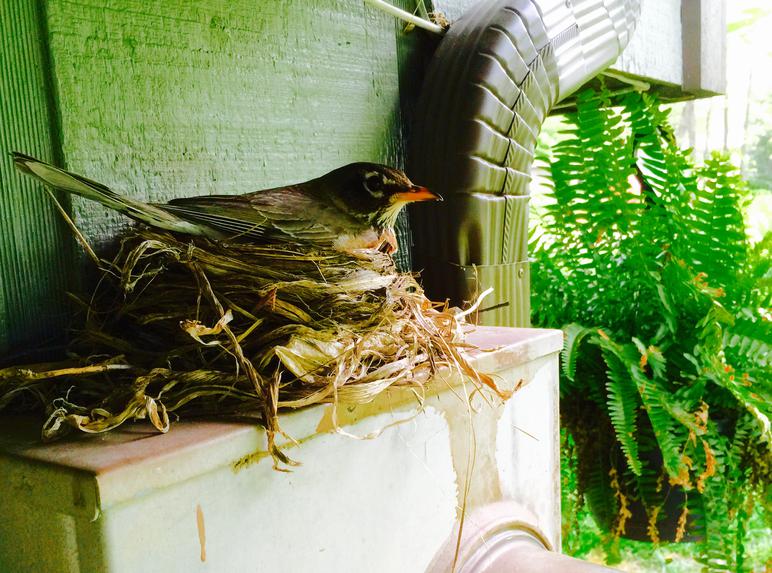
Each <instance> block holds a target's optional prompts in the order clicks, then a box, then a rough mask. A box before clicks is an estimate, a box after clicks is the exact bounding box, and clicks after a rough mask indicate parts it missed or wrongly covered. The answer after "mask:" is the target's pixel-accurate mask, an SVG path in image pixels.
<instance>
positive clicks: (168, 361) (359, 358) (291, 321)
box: [0, 229, 498, 462]
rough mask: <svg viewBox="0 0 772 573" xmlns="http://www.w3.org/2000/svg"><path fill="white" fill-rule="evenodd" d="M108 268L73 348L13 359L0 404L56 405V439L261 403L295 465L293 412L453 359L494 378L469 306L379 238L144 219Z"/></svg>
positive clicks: (353, 397)
mask: <svg viewBox="0 0 772 573" xmlns="http://www.w3.org/2000/svg"><path fill="white" fill-rule="evenodd" d="M101 266H102V270H103V272H102V275H101V278H100V280H99V283H98V285H97V287H96V289H95V291H94V293H93V296H92V298H91V300H90V301H89V302H88V303H85V302H83V303H82V304H83V307H84V313H85V319H84V321H83V323H82V325H81V327H80V328H79V329H78V331H77V334H76V337H75V339H74V340H73V342H72V344H71V346H70V356H71V358H70V359H69V360H68V361H66V362H62V363H56V364H38V365H33V366H26V367H13V368H6V369H4V370H0V410H2V409H3V408H4V407H5V406H7V405H8V404H10V403H11V402H14V403H15V405H16V406H19V403H23V405H30V404H34V405H36V406H37V407H38V408H39V407H40V406H41V405H42V406H43V407H44V408H45V409H46V410H47V413H48V419H47V421H46V423H45V424H44V427H43V437H44V439H52V438H56V437H58V436H60V435H62V434H63V433H65V432H66V431H69V430H72V429H77V430H80V431H82V432H89V433H97V432H105V431H108V430H111V429H113V428H116V427H118V426H120V425H121V424H123V423H124V422H126V421H129V420H138V419H148V420H149V421H150V422H151V423H152V424H153V426H155V427H156V428H157V429H158V430H159V431H161V432H165V431H167V430H168V428H169V423H170V418H174V417H179V416H184V415H188V414H190V415H195V414H233V413H240V412H245V411H259V412H260V413H261V418H262V419H261V422H262V423H263V424H264V426H265V428H266V430H267V433H268V439H269V449H270V451H271V453H272V455H273V456H274V458H275V459H278V460H281V461H284V462H289V460H288V459H287V458H286V456H285V455H284V454H283V453H282V452H281V451H280V450H279V449H278V448H277V447H276V446H275V443H274V439H275V436H276V433H277V432H279V431H280V429H279V423H278V412H279V411H280V410H282V409H291V408H301V407H304V406H309V405H312V404H318V403H325V402H327V403H330V402H332V403H341V404H361V403H366V402H369V401H371V400H373V399H374V398H375V397H376V396H377V395H378V394H380V393H381V392H383V391H384V390H386V389H388V388H390V387H394V386H402V387H410V388H413V389H415V390H416V391H417V392H416V394H417V395H418V396H419V398H420V396H421V395H422V393H423V389H424V386H425V384H426V383H427V382H428V381H429V380H430V379H431V377H432V376H433V375H434V374H435V373H436V372H437V371H438V369H440V368H443V367H452V368H454V369H456V370H457V371H459V372H460V373H462V374H464V375H466V376H467V377H468V378H469V379H471V380H473V381H474V383H475V384H478V385H479V384H485V385H488V386H490V387H491V388H493V389H494V390H496V386H495V384H494V383H493V381H492V380H491V379H490V378H489V377H488V376H486V375H484V374H481V373H478V372H476V371H475V370H474V369H473V368H472V367H471V366H470V365H469V364H468V363H467V361H466V360H465V358H464V356H463V354H462V353H461V352H460V350H461V348H462V346H463V334H462V333H463V328H462V327H463V321H464V318H463V313H459V312H458V310H457V309H450V308H448V307H447V305H436V304H433V303H431V302H430V301H429V300H428V299H427V298H426V297H425V296H424V294H423V291H422V290H421V288H420V286H419V284H418V283H417V282H416V279H415V277H414V276H413V275H410V274H405V273H399V272H397V270H396V269H395V267H394V263H393V260H392V258H391V257H390V256H389V255H386V254H383V253H380V252H378V251H375V250H363V251H361V252H357V253H353V254H346V253H341V252H337V251H331V250H319V249H318V248H316V249H315V248H313V247H311V246H307V245H305V246H304V245H288V244H276V245H256V244H250V243H243V242H219V241H211V240H207V239H199V238H190V237H180V236H176V235H172V234H168V233H161V232H158V231H153V230H149V229H138V230H135V231H132V232H131V233H130V234H129V235H128V236H127V237H126V238H125V239H124V240H123V242H122V243H121V246H120V249H119V251H118V254H117V255H116V256H115V258H114V259H113V260H112V261H111V262H109V263H108V262H105V261H102V264H101ZM63 379H65V380H63ZM496 391H498V390H496ZM30 397H31V398H32V400H30Z"/></svg>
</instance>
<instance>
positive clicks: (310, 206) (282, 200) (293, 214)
mask: <svg viewBox="0 0 772 573" xmlns="http://www.w3.org/2000/svg"><path fill="white" fill-rule="evenodd" d="M162 207H163V208H164V209H166V210H168V211H169V212H170V213H172V214H174V215H176V216H178V217H180V218H183V219H186V220H189V221H194V222H196V223H201V224H204V225H207V226H209V227H212V228H213V229H216V230H218V231H220V232H222V233H225V234H226V235H229V236H243V237H248V238H251V239H257V240H262V241H270V240H282V241H286V240H288V239H289V240H299V241H311V242H318V243H332V242H334V241H335V239H336V238H337V237H338V236H339V235H340V234H341V233H342V232H344V230H345V226H346V222H347V216H346V215H345V214H343V213H341V212H340V211H338V210H337V209H335V208H334V207H333V206H332V205H331V204H330V203H329V202H326V201H320V200H319V199H318V198H317V197H314V196H312V195H309V194H308V193H305V192H304V191H303V190H302V189H298V188H297V187H282V188H278V189H267V190H265V191H258V192H256V193H250V194H248V195H233V196H231V195H210V196H207V197H190V198H181V199H174V200H172V201H170V202H169V203H168V204H165V205H163V206H162Z"/></svg>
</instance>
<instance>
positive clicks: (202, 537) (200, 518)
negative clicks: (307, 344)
mask: <svg viewBox="0 0 772 573" xmlns="http://www.w3.org/2000/svg"><path fill="white" fill-rule="evenodd" d="M196 525H197V526H198V543H199V545H200V546H201V561H206V528H205V527H204V510H203V509H201V504H200V503H199V504H197V505H196Z"/></svg>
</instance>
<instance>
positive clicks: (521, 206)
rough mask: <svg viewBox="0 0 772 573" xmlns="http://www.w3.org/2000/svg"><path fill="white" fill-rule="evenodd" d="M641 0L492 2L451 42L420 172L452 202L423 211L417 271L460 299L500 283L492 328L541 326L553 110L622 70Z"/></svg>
mask: <svg viewBox="0 0 772 573" xmlns="http://www.w3.org/2000/svg"><path fill="white" fill-rule="evenodd" d="M639 12H640V3H639V1H638V0H486V1H483V2H480V3H477V4H475V5H474V7H473V8H472V9H470V10H469V11H468V12H467V13H466V14H464V15H463V16H462V17H461V18H460V19H459V20H458V21H457V22H455V23H454V24H453V25H452V26H451V28H450V30H449V31H448V33H447V34H446V36H445V38H444V39H443V40H442V42H441V43H440V45H439V47H438V49H437V52H436V53H435V55H434V57H433V59H432V62H431V63H430V65H429V69H428V71H427V76H426V80H425V83H424V86H423V89H422V93H421V96H420V98H419V103H418V109H417V113H416V118H417V119H416V122H415V126H414V135H413V141H412V144H411V157H410V164H409V171H410V174H411V177H412V178H413V179H414V180H416V181H420V182H421V183H422V184H424V185H427V186H428V187H430V188H431V189H433V190H435V191H438V192H439V193H441V194H442V195H443V196H445V197H446V199H447V200H446V202H445V204H444V205H443V206H442V208H441V210H440V212H439V214H438V209H437V208H436V207H435V206H433V209H432V210H431V212H430V211H428V210H424V209H420V208H419V209H416V210H415V211H414V212H413V214H412V221H413V224H412V229H413V233H414V240H415V253H414V260H415V268H416V269H417V270H423V271H424V272H423V281H424V287H425V288H426V290H427V293H428V295H429V297H430V298H433V299H435V300H442V299H445V298H449V299H450V300H451V301H452V302H453V303H454V304H458V305H461V304H463V303H464V302H470V301H472V300H474V299H475V298H476V296H477V293H479V292H480V291H482V290H484V289H486V288H487V287H489V286H493V287H494V289H495V291H494V294H493V295H492V296H491V297H490V298H489V299H487V300H486V301H485V304H483V305H482V310H481V311H480V313H479V314H478V316H477V321H478V322H479V323H480V324H488V325H500V326H527V325H528V323H529V314H530V305H529V284H530V268H529V262H528V250H527V244H528V239H527V237H528V201H529V196H528V193H529V189H528V188H529V184H530V181H531V175H530V172H531V165H532V163H533V158H534V150H535V147H536V141H537V137H538V134H539V131H540V130H541V125H542V123H543V122H544V120H545V118H546V117H547V114H548V113H549V112H550V110H551V108H552V106H553V105H555V104H556V103H557V102H559V101H560V100H561V99H563V98H565V97H566V96H568V95H570V94H571V93H573V92H574V91H576V90H577V89H578V88H579V87H581V86H582V85H583V84H584V83H586V82H587V81H588V80H589V79H591V78H592V77H594V76H596V75H597V74H598V73H600V72H601V71H602V70H603V69H605V68H606V67H608V66H609V65H611V64H612V63H613V62H614V61H615V60H616V58H617V57H618V56H619V54H620V53H621V52H622V50H623V49H624V47H625V46H626V45H627V42H628V40H629V38H630V35H631V33H632V31H633V28H634V26H635V22H636V20H637V18H638V14H639Z"/></svg>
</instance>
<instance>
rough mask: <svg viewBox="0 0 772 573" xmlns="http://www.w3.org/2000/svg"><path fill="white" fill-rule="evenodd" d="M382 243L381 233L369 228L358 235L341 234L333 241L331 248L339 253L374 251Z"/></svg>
mask: <svg viewBox="0 0 772 573" xmlns="http://www.w3.org/2000/svg"><path fill="white" fill-rule="evenodd" d="M381 242H382V239H381V233H379V232H378V231H376V230H375V229H373V228H372V227H370V228H369V229H366V230H364V231H362V232H359V233H343V234H341V235H339V236H338V238H337V239H335V243H334V244H333V246H334V247H335V248H336V249H338V250H339V251H344V252H351V251H356V250H358V249H374V248H376V247H378V246H379V245H380V244H381Z"/></svg>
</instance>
